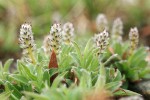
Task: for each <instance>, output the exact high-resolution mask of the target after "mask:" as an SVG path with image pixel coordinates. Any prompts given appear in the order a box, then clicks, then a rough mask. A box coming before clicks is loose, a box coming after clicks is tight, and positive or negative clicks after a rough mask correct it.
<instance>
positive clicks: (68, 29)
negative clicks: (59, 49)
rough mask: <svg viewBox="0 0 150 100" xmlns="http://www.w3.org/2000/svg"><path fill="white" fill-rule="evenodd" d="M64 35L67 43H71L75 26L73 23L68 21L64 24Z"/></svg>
mask: <svg viewBox="0 0 150 100" xmlns="http://www.w3.org/2000/svg"><path fill="white" fill-rule="evenodd" d="M62 36H63V40H64V42H65V43H66V44H70V43H71V41H72V39H73V36H74V27H73V24H72V23H70V22H67V23H65V24H64V25H63V31H62Z"/></svg>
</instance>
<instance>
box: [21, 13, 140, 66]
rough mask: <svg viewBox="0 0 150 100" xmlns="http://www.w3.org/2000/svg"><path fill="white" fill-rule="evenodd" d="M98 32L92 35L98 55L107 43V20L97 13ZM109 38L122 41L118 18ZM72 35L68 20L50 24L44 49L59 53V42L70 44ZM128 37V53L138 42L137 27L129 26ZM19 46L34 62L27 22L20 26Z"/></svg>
mask: <svg viewBox="0 0 150 100" xmlns="http://www.w3.org/2000/svg"><path fill="white" fill-rule="evenodd" d="M96 24H97V30H98V31H99V33H98V34H96V35H95V36H94V42H95V45H96V47H97V48H98V49H99V51H98V55H99V54H102V53H104V51H105V50H106V49H107V47H108V45H109V33H108V31H109V30H108V21H107V18H106V16H105V15H104V14H99V15H98V17H97V19H96ZM111 32H112V34H111V38H112V40H114V41H118V42H120V43H121V42H122V34H123V23H122V21H121V19H120V18H117V19H115V20H114V22H113V26H112V31H111ZM73 36H74V27H73V24H72V23H70V22H67V23H65V24H64V25H63V26H62V25H61V24H60V23H55V24H53V25H52V26H51V29H50V32H49V34H48V35H47V36H46V37H45V39H44V47H43V48H44V51H45V52H46V53H47V54H49V55H50V53H51V52H52V51H54V52H55V53H56V54H59V53H60V51H61V49H60V48H61V44H62V43H66V44H71V41H72V39H73ZM129 39H130V53H132V52H133V51H134V50H135V49H136V47H137V45H138V42H139V33H138V30H137V28H136V27H135V28H131V30H130V32H129ZM19 43H20V47H21V48H22V49H23V55H24V59H25V60H26V61H28V62H31V63H33V64H35V63H36V59H35V50H36V44H35V43H34V38H33V33H32V27H31V25H30V24H29V23H24V24H22V25H21V28H20V35H19Z"/></svg>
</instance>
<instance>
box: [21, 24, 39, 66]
mask: <svg viewBox="0 0 150 100" xmlns="http://www.w3.org/2000/svg"><path fill="white" fill-rule="evenodd" d="M19 44H20V47H21V48H22V49H23V55H24V57H25V59H26V60H27V61H29V62H32V63H35V58H34V54H33V52H34V51H35V50H36V44H35V43H34V39H33V33H32V27H31V25H30V24H28V23H24V24H22V25H21V28H20V35H19Z"/></svg>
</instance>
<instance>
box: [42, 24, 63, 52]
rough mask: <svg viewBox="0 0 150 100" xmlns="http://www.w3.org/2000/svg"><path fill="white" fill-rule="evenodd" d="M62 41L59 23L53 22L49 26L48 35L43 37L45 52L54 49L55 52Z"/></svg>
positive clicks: (58, 49) (58, 50)
mask: <svg viewBox="0 0 150 100" xmlns="http://www.w3.org/2000/svg"><path fill="white" fill-rule="evenodd" d="M61 43H62V28H61V24H59V23H55V24H53V25H52V26H51V30H50V33H49V35H48V36H47V37H46V38H45V39H44V50H45V52H46V53H50V52H52V51H54V52H55V53H56V54H58V53H59V52H60V46H61Z"/></svg>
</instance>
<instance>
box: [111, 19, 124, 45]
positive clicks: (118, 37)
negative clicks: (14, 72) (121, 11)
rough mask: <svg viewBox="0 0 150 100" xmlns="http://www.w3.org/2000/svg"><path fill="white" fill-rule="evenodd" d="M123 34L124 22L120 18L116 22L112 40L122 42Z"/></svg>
mask: <svg viewBox="0 0 150 100" xmlns="http://www.w3.org/2000/svg"><path fill="white" fill-rule="evenodd" d="M122 34H123V22H122V20H121V19H120V18H117V19H115V20H114V23H113V27H112V38H113V39H115V40H118V42H121V41H122V36H121V35H122Z"/></svg>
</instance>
